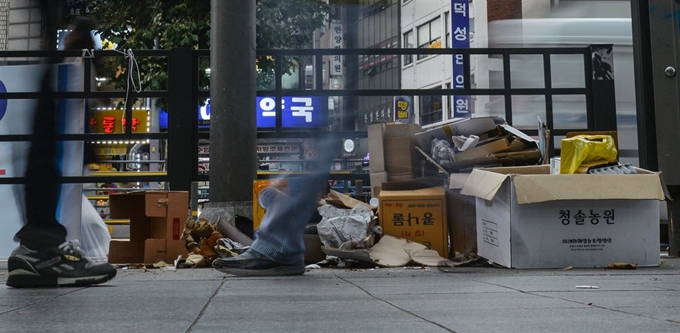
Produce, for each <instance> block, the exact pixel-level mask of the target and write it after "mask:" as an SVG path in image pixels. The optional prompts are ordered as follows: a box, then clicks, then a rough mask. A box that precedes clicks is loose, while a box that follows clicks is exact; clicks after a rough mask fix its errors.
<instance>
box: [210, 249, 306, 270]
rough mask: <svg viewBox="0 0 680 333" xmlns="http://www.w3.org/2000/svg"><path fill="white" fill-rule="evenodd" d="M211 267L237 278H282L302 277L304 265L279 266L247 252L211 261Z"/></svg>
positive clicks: (253, 251) (256, 254)
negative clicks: (285, 276) (289, 276)
mask: <svg viewBox="0 0 680 333" xmlns="http://www.w3.org/2000/svg"><path fill="white" fill-rule="evenodd" d="M213 267H215V269H217V270H218V271H220V272H224V273H227V274H232V275H238V276H282V275H302V274H304V273H305V264H304V263H303V262H300V263H299V264H281V263H278V262H276V261H273V260H271V259H269V258H267V257H265V256H264V255H262V254H260V253H259V252H257V251H255V250H253V249H249V250H248V251H246V252H244V253H242V254H240V255H238V256H236V257H231V258H220V259H216V260H215V261H213Z"/></svg>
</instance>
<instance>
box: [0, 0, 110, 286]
mask: <svg viewBox="0 0 680 333" xmlns="http://www.w3.org/2000/svg"><path fill="white" fill-rule="evenodd" d="M45 2H46V1H42V3H43V4H44V3H45ZM70 28H71V32H70V33H69V34H68V36H67V37H66V40H65V50H77V49H81V48H87V49H89V50H91V49H93V48H94V40H93V38H92V35H91V30H93V29H94V24H93V23H92V21H90V20H87V19H77V20H75V21H74V23H73V24H72V25H71V27H70ZM55 60H59V59H52V61H49V63H53V62H54V61H55ZM62 60H63V59H62ZM54 72H55V71H54V68H53V65H52V64H48V68H47V70H46V72H45V74H44V76H43V78H42V81H41V89H40V91H41V95H40V97H39V99H38V105H37V109H36V112H35V115H34V117H35V118H34V120H33V136H32V138H31V147H30V150H29V156H28V164H27V167H26V173H25V184H24V192H25V196H24V199H25V200H24V203H25V209H26V215H25V221H24V223H25V224H24V226H23V227H22V228H21V229H20V230H19V232H17V234H16V235H15V240H17V241H19V243H20V245H19V247H17V248H16V249H15V250H14V251H12V254H11V255H10V257H9V260H8V263H7V266H8V271H9V276H8V278H7V285H8V286H11V287H51V286H67V285H78V286H86V285H92V284H98V283H103V282H106V281H109V280H111V279H112V278H113V277H114V276H115V275H116V268H115V267H114V266H112V265H110V264H108V263H99V262H95V261H93V260H92V259H90V258H89V257H88V256H87V255H86V254H85V253H84V251H83V250H82V249H81V248H80V245H79V241H78V240H66V235H67V232H66V228H65V227H64V226H63V225H62V224H61V223H60V221H58V220H57V217H56V216H57V206H58V204H59V197H60V187H61V181H60V178H61V170H60V166H61V161H59V156H58V155H59V154H58V153H57V145H58V142H57V140H56V134H57V123H58V119H57V100H56V98H55V97H54V94H53V91H52V82H53V81H54V79H55V77H54V76H55V75H56V73H54ZM62 121H65V120H62ZM85 159H86V161H88V159H91V156H90V157H86V158H85ZM88 162H89V161H88ZM61 222H62V223H63V222H68V221H61Z"/></svg>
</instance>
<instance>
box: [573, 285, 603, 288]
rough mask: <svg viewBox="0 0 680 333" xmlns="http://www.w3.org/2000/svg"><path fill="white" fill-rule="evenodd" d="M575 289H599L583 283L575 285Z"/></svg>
mask: <svg viewBox="0 0 680 333" xmlns="http://www.w3.org/2000/svg"><path fill="white" fill-rule="evenodd" d="M576 289H600V287H598V286H588V285H584V286H576Z"/></svg>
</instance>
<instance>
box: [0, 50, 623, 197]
mask: <svg viewBox="0 0 680 333" xmlns="http://www.w3.org/2000/svg"><path fill="white" fill-rule="evenodd" d="M592 52H593V51H592V50H591V47H574V48H530V49H529V48H509V49H494V48H485V49H455V50H454V49H308V50H258V51H257V55H258V56H269V57H271V58H273V61H274V69H275V73H276V75H275V78H276V79H275V85H274V86H275V88H274V89H273V90H268V91H257V96H275V97H276V98H277V100H281V97H283V96H284V95H285V96H292V97H295V96H405V95H407V96H453V95H469V96H475V95H489V96H492V95H495V96H502V97H503V98H504V114H503V116H504V118H505V120H506V121H507V122H508V123H509V124H510V125H512V124H513V115H514V114H515V113H514V110H513V103H512V97H513V96H518V95H538V96H543V97H544V98H545V123H546V124H547V127H548V128H549V129H551V132H552V135H553V136H563V135H565V134H566V133H567V132H570V131H578V130H616V114H615V107H611V108H610V107H606V108H601V107H600V108H598V110H605V111H603V112H604V114H603V112H599V113H598V114H596V112H595V111H594V110H595V106H596V105H599V106H602V105H611V104H613V103H614V98H613V81H611V82H605V83H602V82H597V81H596V80H594V79H593V74H592V73H593V68H592ZM455 54H457V55H462V58H463V64H464V72H465V73H466V75H465V80H464V85H463V87H462V88H461V89H437V90H432V89H339V90H335V89H324V88H323V87H324V80H323V68H322V66H321V65H320V64H322V63H323V59H324V57H325V56H335V55H341V56H359V55H396V56H398V58H399V59H401V57H402V56H405V55H430V56H436V55H448V56H453V55H455ZM82 55H83V52H81V51H57V52H50V51H2V52H0V58H5V59H7V62H6V64H7V65H11V64H27V63H37V62H39V60H40V59H48V58H50V57H80V56H82ZM477 55H481V56H490V57H496V58H500V59H501V61H502V67H503V83H504V84H503V87H502V88H493V89H491V88H475V87H471V83H470V58H471V56H477ZM521 55H538V56H541V58H542V60H543V61H542V64H537V66H542V67H543V74H544V78H543V85H544V87H543V88H513V87H512V84H511V83H512V76H511V75H512V73H511V66H510V64H511V57H512V56H521ZM555 55H575V56H577V57H581V56H582V59H583V64H584V68H583V69H582V70H583V74H584V78H585V80H584V83H585V84H584V87H575V88H554V87H553V84H552V82H553V81H552V77H551V72H552V67H551V57H552V56H555ZM92 56H94V57H98V58H103V57H128V56H130V54H129V53H126V54H123V53H121V52H118V51H109V50H106V51H104V50H102V51H95V52H93V53H92ZM134 56H135V57H136V58H138V59H139V58H145V57H154V58H165V59H166V63H167V67H166V70H167V71H166V74H167V77H168V80H167V90H154V91H150V90H141V91H139V92H137V91H134V90H132V89H128V90H127V91H124V90H120V91H94V90H93V89H92V87H90V84H89V80H88V79H86V82H85V85H84V86H85V89H84V91H82V92H55V97H56V98H68V99H82V98H105V99H115V98H118V99H123V98H126V97H127V98H126V100H127V103H126V105H125V109H126V113H125V117H126V122H127V123H128V124H131V123H132V108H133V104H132V101H133V100H135V99H139V98H150V99H158V98H161V99H165V100H166V101H167V112H168V123H169V124H168V129H167V132H158V133H133V132H132V128H131V126H126V127H125V132H124V133H117V134H116V133H113V134H64V135H58V136H57V138H58V139H59V140H84V141H89V142H96V141H111V140H118V141H123V140H130V141H139V140H147V139H148V140H166V142H167V159H166V161H164V162H165V164H166V170H167V173H165V174H152V175H145V174H144V173H135V172H120V173H118V174H112V175H106V176H102V175H98V174H97V173H96V172H95V173H93V174H92V175H91V176H84V177H64V179H63V182H65V183H108V182H168V183H169V184H170V188H171V189H173V190H186V191H189V190H191V184H192V183H193V182H197V181H208V180H209V175H208V174H203V173H200V172H199V168H198V164H199V162H198V143H199V140H209V138H210V136H209V132H206V131H199V123H198V122H199V121H198V105H199V101H200V100H202V99H205V98H208V97H209V95H210V92H209V90H207V89H200V88H199V70H201V69H200V66H199V63H200V61H201V60H202V59H203V58H209V56H210V52H209V50H191V49H174V50H139V51H134ZM286 56H299V57H308V58H310V57H311V58H312V59H313V64H315V65H314V67H313V69H314V73H313V80H314V87H313V89H311V90H309V89H286V90H284V89H283V88H282V82H281V75H280V73H283V72H284V71H283V69H282V66H283V65H282V59H283V57H286ZM17 58H32V59H37V60H34V61H32V62H31V61H29V62H26V61H12V59H17ZM84 60H85V62H86V64H89V63H90V62H91V61H92V58H91V57H86V58H85V59H84ZM398 61H399V66H400V67H399V68H401V60H398ZM128 70H130V69H129V68H128ZM348 70H350V69H348ZM89 74H90V68H89V66H85V75H84V77H85V78H89V76H90V75H89ZM0 79H2V78H0ZM603 84H605V86H604V88H603V86H602V85H603ZM39 94H40V93H39V92H6V93H0V99H36V98H38V96H39ZM556 95H581V96H584V98H585V101H586V118H587V126H586V128H575V127H573V126H568V128H556V127H555V122H554V119H553V97H554V96H556ZM277 111H278V112H276V116H277V119H276V127H275V128H273V129H270V130H266V131H265V130H260V131H258V132H257V137H258V138H308V137H311V136H312V135H314V136H319V135H324V134H329V135H331V134H332V135H334V136H336V137H338V136H340V137H353V138H366V137H367V133H366V132H365V131H342V132H338V131H330V130H329V129H328V128H323V129H318V130H313V131H310V130H289V129H284V128H283V127H282V126H281V124H282V120H281V117H282V112H281V104H280V103H277ZM523 131H524V132H525V133H527V134H529V135H537V132H538V130H537V129H534V130H532V129H528V130H523ZM31 135H32V134H19V135H0V144H2V142H17V141H29V140H30V139H31ZM551 142H554V140H552V141H551ZM550 151H551V152H554V143H552V144H551V147H550ZM258 177H268V175H266V174H263V175H260V176H258ZM331 177H332V178H333V179H345V180H364V181H367V180H368V178H369V177H368V173H367V172H356V173H351V172H350V173H335V174H332V175H331ZM23 181H24V180H23V178H22V177H0V184H18V183H22V182H23Z"/></svg>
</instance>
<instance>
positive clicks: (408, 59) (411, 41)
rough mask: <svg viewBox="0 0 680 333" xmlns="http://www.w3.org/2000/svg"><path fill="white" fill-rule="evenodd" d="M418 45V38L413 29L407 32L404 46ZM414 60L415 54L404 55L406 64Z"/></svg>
mask: <svg viewBox="0 0 680 333" xmlns="http://www.w3.org/2000/svg"><path fill="white" fill-rule="evenodd" d="M415 47H416V40H415V36H414V35H413V30H411V31H409V32H407V33H405V34H404V48H405V49H408V48H415ZM412 62H413V55H412V54H406V55H404V65H408V64H410V63H412Z"/></svg>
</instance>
